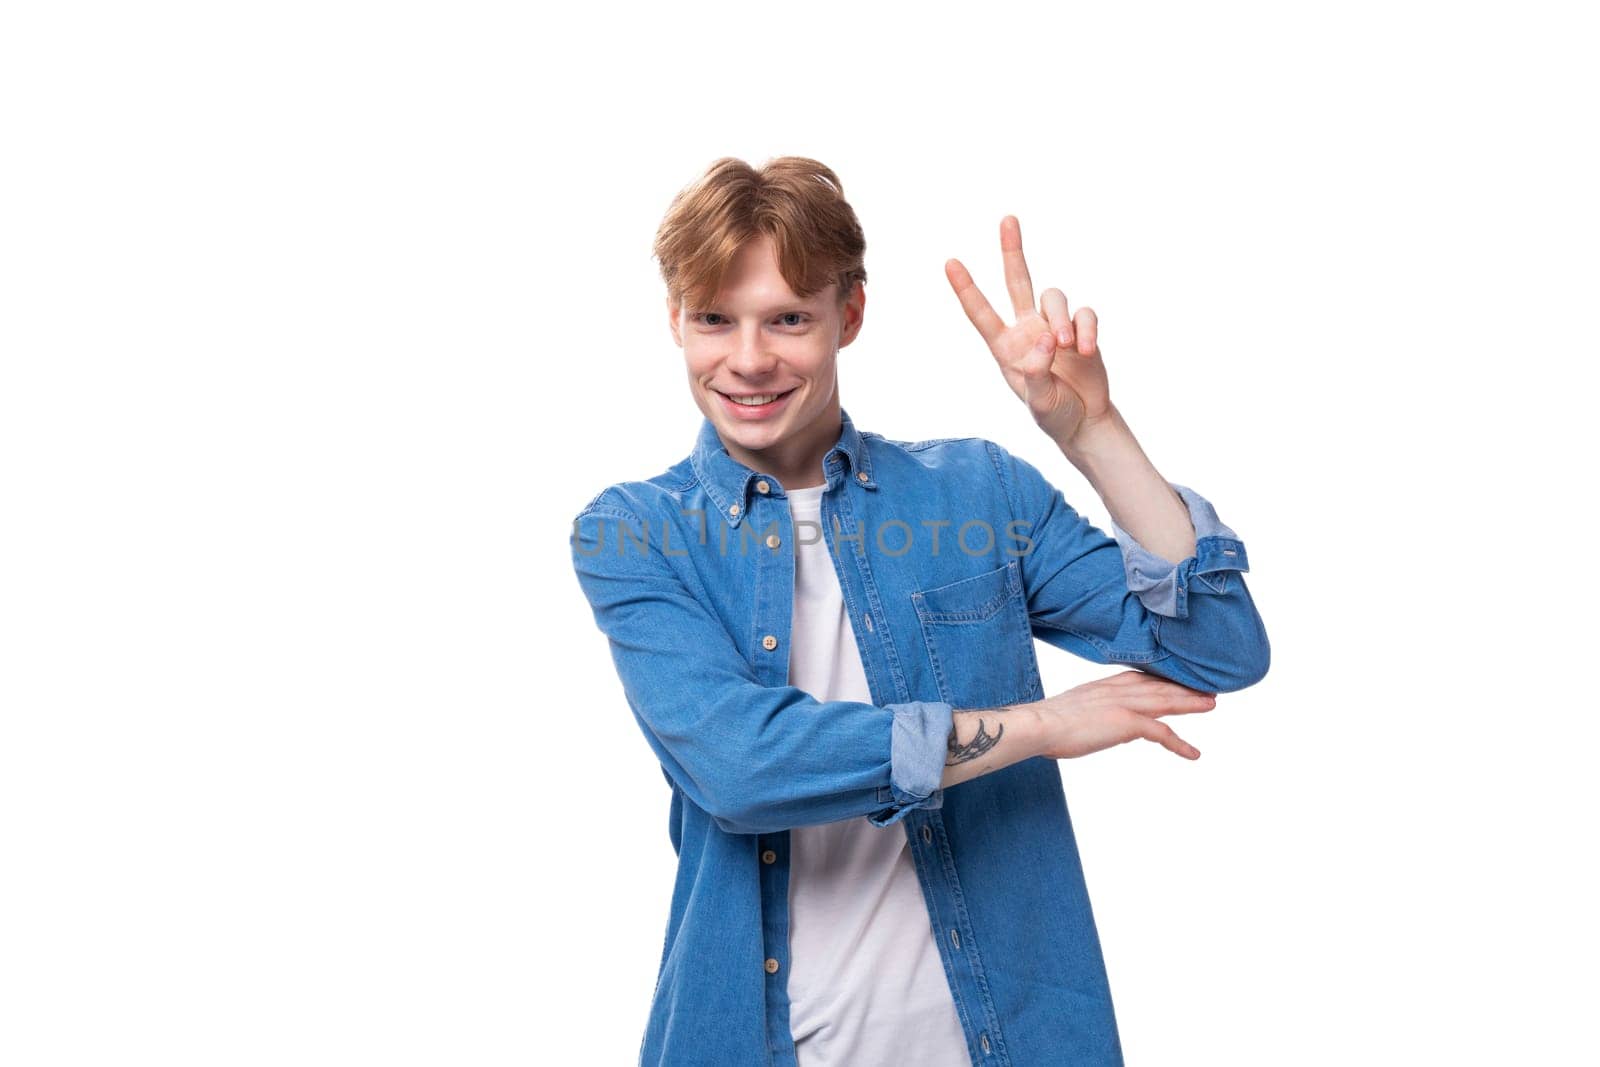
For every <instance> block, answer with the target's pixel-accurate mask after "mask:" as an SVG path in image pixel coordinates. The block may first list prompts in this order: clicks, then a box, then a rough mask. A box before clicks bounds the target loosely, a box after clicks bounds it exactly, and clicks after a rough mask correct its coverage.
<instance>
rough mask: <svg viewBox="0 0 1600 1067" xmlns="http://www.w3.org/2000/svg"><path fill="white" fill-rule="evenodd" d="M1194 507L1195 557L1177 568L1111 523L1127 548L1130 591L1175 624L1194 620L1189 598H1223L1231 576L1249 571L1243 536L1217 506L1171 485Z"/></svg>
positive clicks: (1183, 487) (1124, 559)
mask: <svg viewBox="0 0 1600 1067" xmlns="http://www.w3.org/2000/svg"><path fill="white" fill-rule="evenodd" d="M1167 484H1168V485H1170V486H1172V488H1173V489H1174V490H1176V491H1177V494H1178V496H1180V497H1182V498H1183V502H1184V503H1185V504H1186V505H1188V508H1189V521H1190V522H1191V523H1193V524H1194V534H1195V554H1194V555H1192V556H1190V557H1189V558H1188V559H1186V560H1184V561H1183V562H1182V563H1171V562H1169V561H1167V560H1165V559H1162V558H1161V557H1160V556H1158V555H1156V554H1155V553H1154V552H1151V551H1149V550H1148V549H1146V548H1145V547H1144V546H1143V545H1141V544H1139V542H1138V541H1135V540H1134V539H1133V536H1132V535H1131V534H1129V533H1128V531H1126V530H1124V529H1123V528H1122V527H1120V526H1118V525H1117V522H1116V520H1115V519H1112V520H1111V531H1112V533H1113V534H1115V535H1116V538H1117V543H1118V544H1119V545H1120V546H1121V548H1122V566H1123V570H1124V571H1125V573H1126V574H1127V577H1128V588H1129V589H1130V590H1131V591H1132V592H1133V593H1134V594H1135V595H1137V596H1138V598H1139V601H1140V602H1141V603H1142V604H1144V606H1145V607H1146V608H1148V609H1149V610H1150V611H1153V612H1155V613H1156V614H1157V615H1165V616H1167V617H1168V618H1171V619H1186V618H1188V617H1189V594H1191V593H1195V594H1210V593H1223V592H1226V591H1227V588H1228V572H1229V571H1247V570H1249V569H1250V560H1249V558H1248V557H1247V556H1246V555H1245V551H1244V542H1243V541H1241V540H1239V535H1238V534H1236V533H1234V532H1233V531H1232V530H1231V529H1229V528H1228V527H1227V526H1225V525H1224V524H1223V522H1222V520H1221V519H1219V518H1217V510H1216V508H1214V507H1212V506H1211V502H1210V501H1209V500H1207V499H1206V498H1205V497H1203V496H1201V495H1200V494H1199V493H1197V492H1195V491H1194V490H1193V489H1190V488H1189V487H1188V486H1186V485H1178V484H1177V483H1176V482H1168V483H1167Z"/></svg>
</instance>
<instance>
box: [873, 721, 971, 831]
mask: <svg viewBox="0 0 1600 1067" xmlns="http://www.w3.org/2000/svg"><path fill="white" fill-rule="evenodd" d="M888 710H890V711H892V712H893V713H894V727H893V732H892V734H891V735H890V741H889V784H888V785H887V786H885V787H883V788H881V789H880V790H879V791H878V799H879V800H886V801H891V802H892V803H891V806H890V807H887V808H884V809H882V810H881V811H876V812H873V813H872V814H870V815H868V816H867V821H868V822H870V823H872V825H874V826H889V825H892V824H894V823H897V822H899V821H900V820H901V819H903V818H905V817H906V815H908V814H909V813H910V812H911V811H913V810H914V809H916V808H927V809H929V810H932V809H934V808H942V807H944V790H943V789H940V788H939V782H940V781H941V780H943V778H944V761H945V757H946V756H947V755H948V754H949V752H950V730H951V727H952V726H953V724H954V715H955V708H954V707H952V706H951V705H949V704H947V703H945V702H944V701H940V700H914V701H911V702H910V703H906V704H890V705H889V706H888Z"/></svg>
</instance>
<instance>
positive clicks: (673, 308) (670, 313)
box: [667, 296, 683, 348]
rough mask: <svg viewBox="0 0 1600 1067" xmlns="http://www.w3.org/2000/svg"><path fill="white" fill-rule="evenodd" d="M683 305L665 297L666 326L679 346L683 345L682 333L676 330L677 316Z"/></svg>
mask: <svg viewBox="0 0 1600 1067" xmlns="http://www.w3.org/2000/svg"><path fill="white" fill-rule="evenodd" d="M682 309H683V305H682V304H681V303H679V302H678V301H676V300H674V299H672V297H670V296H669V297H667V328H668V329H670V330H671V331H672V340H673V342H674V343H675V344H676V345H677V346H678V347H679V348H682V347H683V334H681V333H679V332H678V316H679V315H680V314H681V313H682Z"/></svg>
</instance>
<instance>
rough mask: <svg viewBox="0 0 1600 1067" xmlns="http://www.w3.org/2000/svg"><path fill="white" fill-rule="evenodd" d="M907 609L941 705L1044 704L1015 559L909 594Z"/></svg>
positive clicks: (1020, 574) (981, 706) (1025, 603)
mask: <svg viewBox="0 0 1600 1067" xmlns="http://www.w3.org/2000/svg"><path fill="white" fill-rule="evenodd" d="M911 602H912V604H913V605H915V607H916V609H917V620H918V622H920V623H921V626H922V640H923V643H924V644H926V645H927V648H928V661H929V662H930V664H931V665H932V667H933V673H934V677H935V678H936V679H937V680H938V683H939V698H940V699H941V700H943V701H945V702H946V703H949V704H953V705H954V706H955V707H957V708H985V707H995V706H997V705H1000V704H1015V703H1020V702H1022V701H1028V700H1038V699H1041V698H1042V697H1043V695H1044V694H1043V693H1042V692H1041V691H1040V687H1039V664H1038V661H1037V660H1036V659H1035V658H1034V654H1033V634H1032V632H1031V631H1030V629H1029V626H1028V607H1027V602H1026V599H1025V598H1024V597H1023V595H1022V565H1021V564H1020V563H1018V562H1017V561H1016V560H1012V561H1011V562H1010V563H1007V564H1006V565H1005V566H1003V567H997V568H996V569H994V570H992V571H987V572H985V573H983V574H979V575H976V576H974V577H971V578H962V579H961V580H959V581H955V582H950V583H948V584H946V585H939V586H934V587H933V588H931V589H923V590H920V591H918V592H915V593H912V594H911Z"/></svg>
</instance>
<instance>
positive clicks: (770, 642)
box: [761, 634, 778, 652]
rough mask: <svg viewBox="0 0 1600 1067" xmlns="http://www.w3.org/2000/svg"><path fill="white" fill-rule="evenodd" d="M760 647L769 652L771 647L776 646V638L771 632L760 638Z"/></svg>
mask: <svg viewBox="0 0 1600 1067" xmlns="http://www.w3.org/2000/svg"><path fill="white" fill-rule="evenodd" d="M761 647H762V648H764V649H766V650H767V651H768V652H771V651H772V650H773V649H775V648H777V647H778V639H777V638H776V637H773V636H772V635H771V634H768V635H767V636H765V637H763V638H762V639H761Z"/></svg>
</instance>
